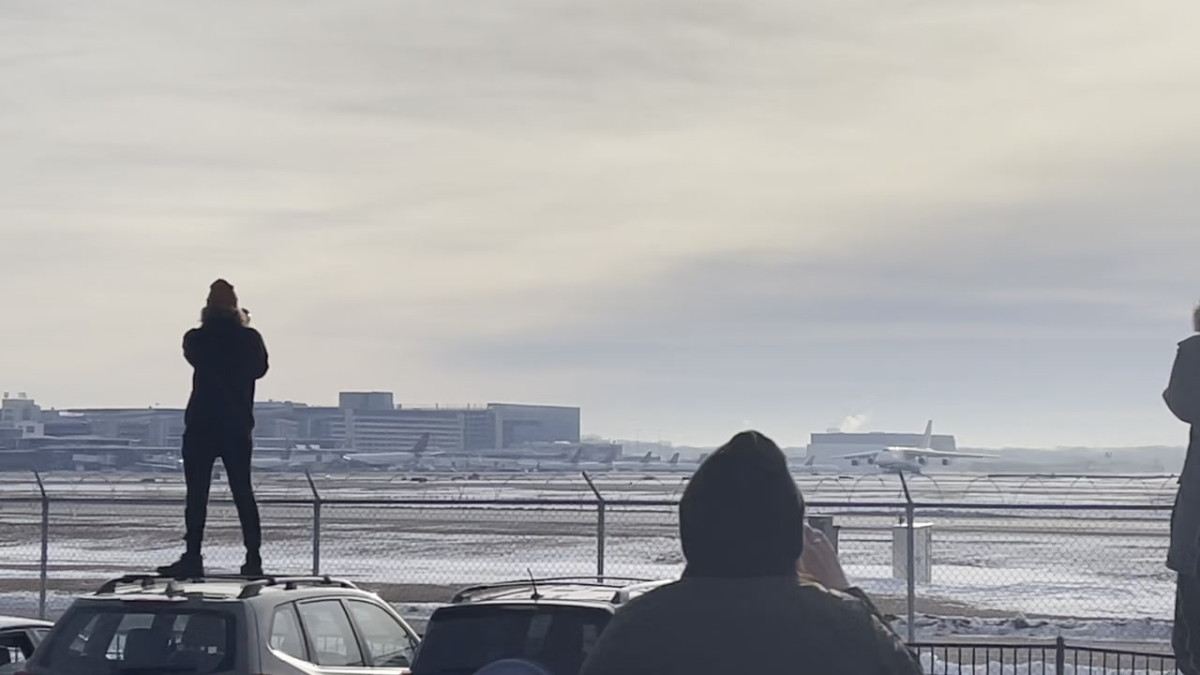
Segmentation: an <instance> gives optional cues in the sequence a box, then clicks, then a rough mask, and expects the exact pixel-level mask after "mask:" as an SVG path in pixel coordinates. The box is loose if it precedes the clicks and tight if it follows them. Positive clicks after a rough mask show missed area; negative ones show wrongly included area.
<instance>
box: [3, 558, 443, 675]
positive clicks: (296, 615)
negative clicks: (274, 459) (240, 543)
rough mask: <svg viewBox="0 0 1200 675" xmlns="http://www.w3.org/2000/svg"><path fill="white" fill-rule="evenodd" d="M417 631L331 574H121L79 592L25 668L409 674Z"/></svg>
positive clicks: (123, 673) (40, 673) (50, 672)
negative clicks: (182, 578) (191, 578)
mask: <svg viewBox="0 0 1200 675" xmlns="http://www.w3.org/2000/svg"><path fill="white" fill-rule="evenodd" d="M418 644H419V638H418V637H417V634H416V633H415V632H414V631H413V630H412V628H411V627H409V625H408V624H407V623H406V622H405V621H404V619H402V618H401V617H400V616H399V615H397V614H396V612H395V611H394V610H393V609H392V608H391V607H390V606H389V605H388V604H387V603H386V602H384V601H383V600H381V599H380V598H379V596H377V595H375V594H373V593H368V592H366V591H363V590H360V589H359V588H358V587H357V586H355V585H354V584H353V583H350V582H348V581H344V580H340V579H333V578H330V577H265V578H261V579H245V578H241V577H206V578H204V579H198V580H194V581H175V580H173V579H167V578H164V577H157V576H127V577H122V578H120V579H114V580H112V581H109V582H107V583H105V584H104V585H103V586H102V587H101V588H100V589H99V590H98V591H97V592H95V593H93V594H91V595H87V596H84V597H81V598H78V599H77V600H75V602H74V603H73V604H72V605H71V607H70V608H69V609H68V610H67V611H66V613H65V614H63V616H62V617H61V618H60V619H59V620H58V622H57V623H56V624H55V625H54V627H53V628H52V629H51V630H50V633H49V634H48V635H47V636H46V638H45V639H44V640H43V641H42V643H41V644H40V645H38V647H37V649H36V650H35V651H34V653H33V656H32V658H30V659H29V661H28V662H27V663H26V664H25V666H24V671H22V672H24V673H27V675H151V674H155V675H158V674H159V673H188V674H195V675H319V674H323V673H329V674H333V673H345V672H354V673H363V674H364V675H366V674H368V673H370V674H372V675H402V674H407V673H408V672H409V671H408V667H409V665H410V664H411V662H412V657H413V653H414V651H415V650H416V647H417V645H418Z"/></svg>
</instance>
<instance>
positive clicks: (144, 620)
mask: <svg viewBox="0 0 1200 675" xmlns="http://www.w3.org/2000/svg"><path fill="white" fill-rule="evenodd" d="M236 625H237V619H236V617H235V616H234V615H233V614H232V613H229V612H220V611H212V610H197V609H182V608H180V607H178V606H174V605H157V604H148V603H137V604H136V605H134V604H132V603H126V604H121V605H115V606H113V607H81V608H77V609H75V610H72V611H71V612H68V613H67V615H66V616H64V617H63V619H62V622H61V626H60V628H59V629H58V630H57V631H56V632H55V633H54V635H53V637H52V638H51V640H52V642H51V644H49V645H47V649H46V650H45V656H44V657H41V658H40V659H39V660H40V661H41V663H40V664H38V665H41V666H43V667H46V668H50V669H52V670H53V671H54V672H55V673H62V674H63V675H75V674H76V673H77V674H79V675H85V674H86V675H142V674H148V673H196V674H203V673H216V672H221V671H226V670H231V669H232V668H233V661H234V657H235V653H234V645H235V641H234V635H235V628H236Z"/></svg>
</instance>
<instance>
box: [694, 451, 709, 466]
mask: <svg viewBox="0 0 1200 675" xmlns="http://www.w3.org/2000/svg"><path fill="white" fill-rule="evenodd" d="M706 459H708V453H707V452H706V453H704V454H702V455H700V458H699V459H697V460H696V463H697V464H703V463H704V460H706Z"/></svg>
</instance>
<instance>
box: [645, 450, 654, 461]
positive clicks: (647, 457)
mask: <svg viewBox="0 0 1200 675" xmlns="http://www.w3.org/2000/svg"><path fill="white" fill-rule="evenodd" d="M653 456H654V455H653V454H651V453H649V452H647V453H646V454H645V455H642V464H649V463H650V458H651V457H653Z"/></svg>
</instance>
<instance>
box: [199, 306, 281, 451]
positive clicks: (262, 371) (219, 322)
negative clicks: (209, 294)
mask: <svg viewBox="0 0 1200 675" xmlns="http://www.w3.org/2000/svg"><path fill="white" fill-rule="evenodd" d="M183 355H184V357H185V358H186V359H187V361H188V363H190V364H192V368H193V369H194V372H193V375H192V395H191V398H190V399H188V406H187V413H186V414H185V418H184V419H185V424H186V425H187V431H186V433H189V434H196V433H201V434H206V435H211V434H218V435H246V434H249V433H251V432H252V431H253V429H254V386H255V382H256V381H257V380H258V379H259V378H261V377H262V376H264V375H266V374H267V367H268V366H267V348H266V346H265V345H264V344H263V339H262V335H260V334H259V333H258V331H256V330H254V329H253V328H250V327H248V326H246V325H244V323H243V321H242V316H241V314H240V312H239V313H234V312H209V313H207V314H206V316H205V317H204V321H203V323H202V324H201V326H200V327H199V328H193V329H192V330H190V331H188V332H187V334H186V335H184V336H183Z"/></svg>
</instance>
